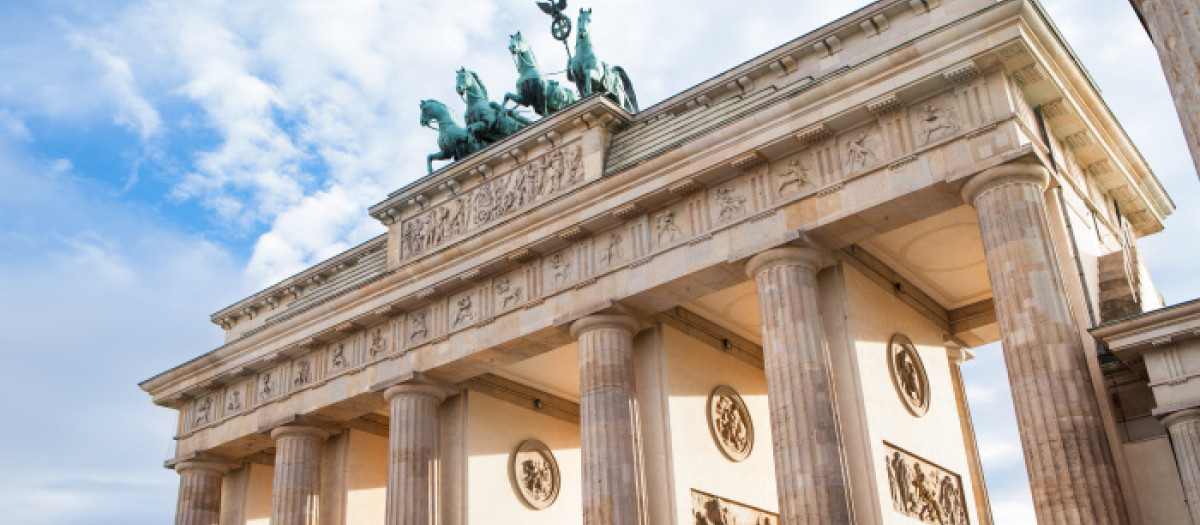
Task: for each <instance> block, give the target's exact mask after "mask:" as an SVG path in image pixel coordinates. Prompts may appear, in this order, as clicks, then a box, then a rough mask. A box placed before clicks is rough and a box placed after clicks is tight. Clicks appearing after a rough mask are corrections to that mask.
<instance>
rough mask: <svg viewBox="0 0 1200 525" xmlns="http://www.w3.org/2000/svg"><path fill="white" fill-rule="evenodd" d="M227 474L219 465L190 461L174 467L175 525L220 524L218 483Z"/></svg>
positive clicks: (219, 491)
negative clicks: (176, 477) (176, 481)
mask: <svg viewBox="0 0 1200 525" xmlns="http://www.w3.org/2000/svg"><path fill="white" fill-rule="evenodd" d="M227 470H228V468H227V467H225V466H223V465H219V464H215V463H204V462H193V461H185V462H182V463H180V464H178V465H176V466H175V471H176V472H178V473H179V502H178V504H177V505H178V506H177V507H176V510H175V525H218V523H219V522H220V521H221V482H222V481H223V480H224V479H225V472H226V471H227Z"/></svg>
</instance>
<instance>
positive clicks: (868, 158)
mask: <svg viewBox="0 0 1200 525" xmlns="http://www.w3.org/2000/svg"><path fill="white" fill-rule="evenodd" d="M839 143H840V144H841V149H842V159H843V160H842V167H843V170H844V171H845V172H846V173H855V172H858V171H862V170H865V169H867V168H870V167H873V166H876V165H878V164H879V163H880V159H882V158H883V154H884V152H883V138H882V136H881V135H880V133H879V126H878V125H876V124H871V125H867V126H863V127H861V128H859V129H857V130H854V131H851V132H850V133H847V134H845V135H842V136H841V137H840V139H839Z"/></svg>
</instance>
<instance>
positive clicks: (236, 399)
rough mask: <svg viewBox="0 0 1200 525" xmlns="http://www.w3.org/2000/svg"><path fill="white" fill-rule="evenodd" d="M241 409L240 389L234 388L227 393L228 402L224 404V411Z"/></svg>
mask: <svg viewBox="0 0 1200 525" xmlns="http://www.w3.org/2000/svg"><path fill="white" fill-rule="evenodd" d="M241 409H242V391H241V390H234V391H232V392H230V393H229V403H228V404H226V405H225V410H226V411H235V410H241Z"/></svg>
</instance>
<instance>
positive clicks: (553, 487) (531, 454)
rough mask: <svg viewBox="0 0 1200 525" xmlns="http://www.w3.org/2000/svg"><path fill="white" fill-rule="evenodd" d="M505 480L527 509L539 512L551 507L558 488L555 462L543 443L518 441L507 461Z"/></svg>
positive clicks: (559, 480)
mask: <svg viewBox="0 0 1200 525" xmlns="http://www.w3.org/2000/svg"><path fill="white" fill-rule="evenodd" d="M509 480H510V481H511V482H512V485H513V491H514V492H516V493H517V497H518V498H519V499H520V500H521V503H524V504H525V505H526V506H527V507H529V508H531V509H533V510H542V509H545V508H547V507H549V506H551V505H553V504H554V501H555V500H557V499H558V491H559V489H560V488H561V486H562V475H561V474H560V473H559V471H558V461H556V460H555V459H554V453H553V452H551V451H550V448H549V447H547V446H546V444H545V443H542V442H541V441H538V440H536V439H529V440H525V441H522V442H521V444H520V445H518V446H517V449H516V450H514V451H513V453H512V458H511V460H510V462H509Z"/></svg>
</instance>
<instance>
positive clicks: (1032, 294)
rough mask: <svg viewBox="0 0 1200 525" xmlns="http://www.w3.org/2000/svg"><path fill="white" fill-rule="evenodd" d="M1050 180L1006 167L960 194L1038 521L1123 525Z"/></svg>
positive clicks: (1041, 172) (1023, 167)
mask: <svg viewBox="0 0 1200 525" xmlns="http://www.w3.org/2000/svg"><path fill="white" fill-rule="evenodd" d="M1048 177H1049V174H1048V172H1047V171H1046V169H1045V168H1043V167H1041V166H1038V165H1033V164H1006V165H1002V166H998V167H995V168H992V169H989V170H987V171H984V172H982V173H980V174H979V175H976V176H975V177H974V178H972V179H971V180H970V181H969V182H967V184H966V186H965V187H964V188H963V197H964V198H965V199H966V200H967V202H969V203H972V204H973V205H974V206H975V209H976V213H977V214H978V216H979V230H980V234H981V236H982V239H983V253H984V256H985V259H986V262H987V269H988V277H989V279H990V280H991V285H992V297H993V300H994V301H995V305H996V319H997V321H998V323H999V325H1000V335H1001V341H1002V344H1003V347H1004V361H1005V364H1006V365H1007V367H1008V378H1009V382H1010V383H1011V385H1012V395H1013V404H1014V405H1015V408H1016V413H1017V426H1018V429H1019V430H1020V434H1021V445H1022V447H1023V449H1024V452H1025V464H1026V467H1027V468H1028V469H1029V484H1030V488H1031V489H1032V491H1033V502H1034V508H1035V510H1036V512H1037V518H1038V523H1040V524H1042V525H1051V524H1055V525H1057V524H1063V525H1066V524H1079V523H1087V524H1096V525H1105V524H1116V523H1126V520H1127V518H1126V514H1125V507H1124V502H1123V499H1122V495H1121V490H1120V488H1119V486H1118V483H1117V475H1116V469H1115V468H1114V466H1113V458H1112V453H1111V451H1110V450H1109V444H1108V440H1107V438H1106V437H1105V434H1104V425H1103V421H1102V420H1101V416H1100V408H1099V405H1098V403H1097V401H1096V397H1095V396H1096V394H1095V390H1094V389H1093V385H1092V381H1091V377H1090V375H1089V372H1088V363H1087V357H1086V356H1085V355H1084V346H1083V342H1082V340H1081V339H1080V337H1079V332H1077V331H1076V326H1075V322H1074V320H1073V319H1072V316H1071V311H1070V306H1069V304H1068V302H1067V292H1066V289H1065V286H1064V284H1063V282H1064V281H1063V277H1062V275H1061V273H1060V270H1059V266H1058V262H1057V259H1056V256H1055V252H1054V246H1053V244H1052V243H1051V239H1050V231H1049V223H1048V221H1047V214H1046V206H1045V201H1044V200H1043V192H1044V190H1045V188H1046V184H1047V182H1048Z"/></svg>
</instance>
